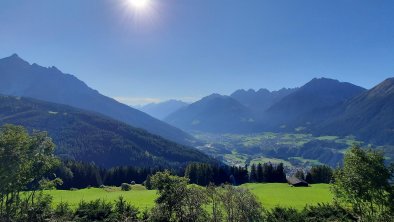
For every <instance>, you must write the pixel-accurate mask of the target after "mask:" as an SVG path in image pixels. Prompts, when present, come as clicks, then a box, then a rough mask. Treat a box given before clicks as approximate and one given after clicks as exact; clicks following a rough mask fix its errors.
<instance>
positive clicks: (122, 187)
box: [120, 183, 131, 191]
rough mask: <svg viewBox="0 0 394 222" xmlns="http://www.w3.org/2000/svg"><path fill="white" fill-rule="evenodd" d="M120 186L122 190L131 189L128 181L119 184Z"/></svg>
mask: <svg viewBox="0 0 394 222" xmlns="http://www.w3.org/2000/svg"><path fill="white" fill-rule="evenodd" d="M120 188H121V189H122V191H130V190H131V185H130V184H128V183H122V184H121V185H120Z"/></svg>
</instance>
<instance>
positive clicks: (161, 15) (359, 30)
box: [0, 0, 394, 104]
mask: <svg viewBox="0 0 394 222" xmlns="http://www.w3.org/2000/svg"><path fill="white" fill-rule="evenodd" d="M127 1H130V0H83V1H81V0H67V1H61V0H34V1H31V0H1V1H0V57H6V56H9V55H11V54H12V53H18V54H19V55H20V56H21V57H22V58H24V59H26V60H28V61H29V62H36V63H38V64H41V65H43V66H52V65H54V66H56V67H58V68H59V69H61V70H62V71H64V72H67V73H70V74H73V75H75V76H77V77H78V78H80V79H81V80H83V81H85V82H86V83H87V84H88V85H89V86H91V87H93V88H95V89H97V90H99V91H100V92H101V93H103V94H105V95H108V96H111V97H114V98H122V101H124V102H127V103H129V104H138V103H146V102H150V101H160V100H166V99H169V98H177V99H184V100H193V99H197V98H200V97H202V96H205V95H208V94H210V93H213V92H218V93H222V94H229V93H231V92H233V91H235V90H236V89H239V88H245V89H249V88H254V89H259V88H268V89H271V90H275V89H280V88H282V87H295V86H300V85H302V84H304V83H306V82H307V81H309V80H310V79H312V78H313V77H322V76H324V77H329V78H335V79H339V80H341V81H348V82H352V83H354V84H357V85H360V86H363V87H366V88H370V87H372V86H373V85H375V84H377V83H379V82H381V81H382V80H384V79H385V78H387V77H390V76H394V13H393V11H394V1H391V0H388V1H384V0H379V1H373V0H370V1H365V0H341V1H337V0H330V1H328V0H327V1H323V0H321V1H316V0H308V1H305V0H297V1H294V0H288V1H284V0H272V1H265V0H150V1H151V2H150V6H149V8H148V9H146V10H143V11H137V10H136V9H135V8H133V7H130V5H129V4H127Z"/></svg>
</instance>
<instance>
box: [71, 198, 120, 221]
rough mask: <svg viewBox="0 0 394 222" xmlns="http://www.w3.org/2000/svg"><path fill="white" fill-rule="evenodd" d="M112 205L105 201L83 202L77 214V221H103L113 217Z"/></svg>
mask: <svg viewBox="0 0 394 222" xmlns="http://www.w3.org/2000/svg"><path fill="white" fill-rule="evenodd" d="M112 213H113V211H112V204H111V203H108V202H105V201H104V200H94V201H90V202H85V201H81V202H80V203H79V205H78V207H77V210H76V212H75V217H76V218H75V219H76V220H77V221H102V220H106V219H108V218H110V217H111V215H112Z"/></svg>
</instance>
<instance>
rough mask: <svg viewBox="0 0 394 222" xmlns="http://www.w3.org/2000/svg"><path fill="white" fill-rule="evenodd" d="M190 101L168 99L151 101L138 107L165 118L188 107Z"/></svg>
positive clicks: (145, 111)
mask: <svg viewBox="0 0 394 222" xmlns="http://www.w3.org/2000/svg"><path fill="white" fill-rule="evenodd" d="M187 105H188V103H185V102H182V101H179V100H168V101H165V102H161V103H150V104H147V105H145V106H142V107H139V108H137V109H139V110H141V111H142V112H144V113H147V114H149V115H151V116H153V117H155V118H157V119H160V120H163V119H165V118H166V117H167V116H168V115H170V114H171V113H173V112H175V111H177V110H179V109H180V108H183V107H186V106H187Z"/></svg>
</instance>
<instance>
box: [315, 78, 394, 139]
mask: <svg viewBox="0 0 394 222" xmlns="http://www.w3.org/2000/svg"><path fill="white" fill-rule="evenodd" d="M320 128H321V129H320V133H330V134H339V135H349V134H353V135H355V136H357V137H359V138H361V139H363V140H365V141H369V142H371V143H374V144H381V145H385V144H391V145H394V78H390V79H386V80H385V81H383V82H382V83H380V84H379V85H377V86H375V87H374V88H372V89H370V90H368V91H366V92H364V93H362V94H361V95H359V96H357V97H355V98H353V99H351V100H349V101H347V102H346V103H345V104H343V105H342V106H341V107H338V108H337V109H335V111H334V112H333V113H332V117H331V118H330V119H328V120H327V121H325V122H324V123H323V124H322V127H320Z"/></svg>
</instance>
